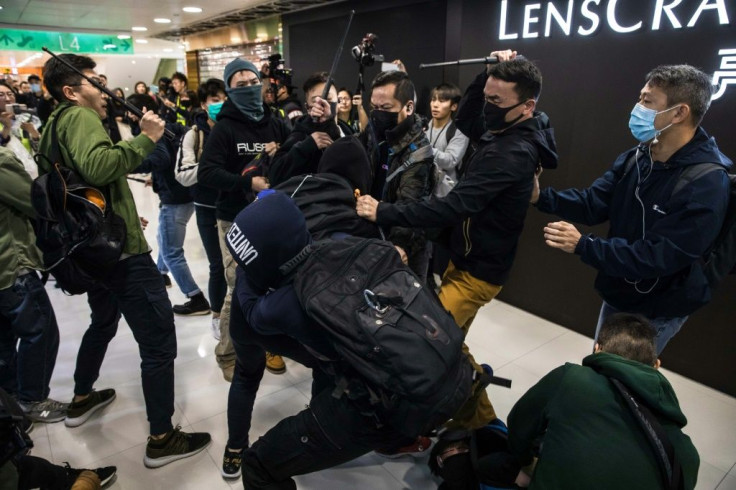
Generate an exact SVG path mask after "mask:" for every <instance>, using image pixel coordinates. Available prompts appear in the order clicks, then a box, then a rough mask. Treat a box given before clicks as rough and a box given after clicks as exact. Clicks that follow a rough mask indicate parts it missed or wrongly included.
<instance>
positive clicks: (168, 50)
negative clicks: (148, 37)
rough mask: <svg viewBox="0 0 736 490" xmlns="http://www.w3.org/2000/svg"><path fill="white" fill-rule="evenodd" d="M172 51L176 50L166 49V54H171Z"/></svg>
mask: <svg viewBox="0 0 736 490" xmlns="http://www.w3.org/2000/svg"><path fill="white" fill-rule="evenodd" d="M172 51H174V50H173V49H171V48H164V53H171V52H172Z"/></svg>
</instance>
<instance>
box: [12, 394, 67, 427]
mask: <svg viewBox="0 0 736 490" xmlns="http://www.w3.org/2000/svg"><path fill="white" fill-rule="evenodd" d="M18 405H20V408H22V409H23V412H24V413H25V414H26V417H27V418H29V419H31V420H32V421H33V422H44V423H53V422H61V421H62V420H64V418H65V417H66V412H67V410H68V409H69V405H68V404H66V403H61V402H57V401H56V400H52V399H51V398H46V399H45V400H41V401H40V402H22V401H18Z"/></svg>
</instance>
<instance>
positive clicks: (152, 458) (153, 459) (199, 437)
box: [143, 425, 212, 468]
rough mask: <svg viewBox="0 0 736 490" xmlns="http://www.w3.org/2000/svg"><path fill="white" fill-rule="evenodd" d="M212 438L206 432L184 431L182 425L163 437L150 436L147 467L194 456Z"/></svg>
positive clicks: (156, 466)
mask: <svg viewBox="0 0 736 490" xmlns="http://www.w3.org/2000/svg"><path fill="white" fill-rule="evenodd" d="M211 441H212V438H211V437H210V435H209V434H208V433H206V432H191V433H188V432H182V431H181V426H179V425H178V426H176V428H175V429H173V430H171V431H169V432H168V433H167V434H166V436H164V438H163V439H160V440H158V441H157V440H155V439H153V438H152V437H149V438H148V444H147V445H146V456H145V457H144V458H143V464H144V465H146V468H160V467H161V466H164V465H167V464H169V463H173V462H174V461H177V460H179V459H184V458H188V457H189V456H194V455H195V454H197V453H198V452H200V451H202V450H203V449H204V448H206V447H207V446H209V444H210V442H211Z"/></svg>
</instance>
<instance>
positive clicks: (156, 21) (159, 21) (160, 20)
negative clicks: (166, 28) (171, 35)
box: [153, 17, 171, 24]
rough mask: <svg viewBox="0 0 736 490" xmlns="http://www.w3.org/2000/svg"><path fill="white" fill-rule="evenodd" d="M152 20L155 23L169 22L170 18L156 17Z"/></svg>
mask: <svg viewBox="0 0 736 490" xmlns="http://www.w3.org/2000/svg"><path fill="white" fill-rule="evenodd" d="M153 21H154V22H155V23H156V24H171V19H166V18H164V17H158V18H157V19H153Z"/></svg>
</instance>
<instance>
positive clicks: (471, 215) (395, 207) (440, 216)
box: [376, 89, 557, 286]
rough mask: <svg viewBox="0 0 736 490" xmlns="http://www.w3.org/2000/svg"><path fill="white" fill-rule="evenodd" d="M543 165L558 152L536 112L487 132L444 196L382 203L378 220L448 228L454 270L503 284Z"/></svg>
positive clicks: (549, 163) (551, 164) (544, 118)
mask: <svg viewBox="0 0 736 490" xmlns="http://www.w3.org/2000/svg"><path fill="white" fill-rule="evenodd" d="M468 90H470V89H468ZM466 97H467V95H466ZM464 107H466V109H467V108H468V106H467V104H466V105H465V106H464ZM461 115H462V114H458V121H460V119H461ZM458 128H460V123H458ZM540 165H541V166H543V167H545V168H555V167H557V149H556V144H555V139H554V132H553V130H552V128H551V127H550V126H549V119H548V118H547V116H546V114H544V113H535V115H534V117H532V118H530V119H527V120H525V121H523V122H521V123H518V124H515V125H514V126H511V127H510V128H509V129H507V130H505V131H503V132H502V133H497V134H492V133H490V132H487V133H485V134H483V136H482V137H481V138H480V142H479V146H478V149H477V150H476V152H475V153H474V154H473V157H472V158H471V159H470V161H469V162H468V164H467V168H466V170H465V173H464V175H463V178H462V179H461V180H460V182H459V183H458V184H457V185H456V186H455V187H454V188H453V189H452V190H451V191H450V192H449V194H447V195H446V196H445V197H443V198H438V199H426V198H425V199H423V200H422V201H419V202H412V203H397V204H388V203H381V204H379V205H378V212H377V220H376V222H377V223H378V224H379V225H399V226H405V227H409V226H412V227H422V228H441V229H447V231H448V232H449V237H450V238H449V248H450V258H451V259H452V262H453V264H454V265H455V267H457V268H458V269H459V270H464V271H467V272H469V273H470V274H471V275H472V276H473V277H475V278H477V279H480V280H482V281H485V282H488V283H491V284H495V285H498V286H502V285H503V284H504V283H505V282H506V280H507V279H508V277H509V273H510V271H511V265H512V264H513V261H514V256H515V255H516V248H517V246H518V243H519V236H520V235H521V232H522V230H523V228H524V220H525V218H526V213H527V209H528V208H529V199H530V197H531V194H532V188H533V185H534V172H535V170H536V169H537V167H538V166H540Z"/></svg>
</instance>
